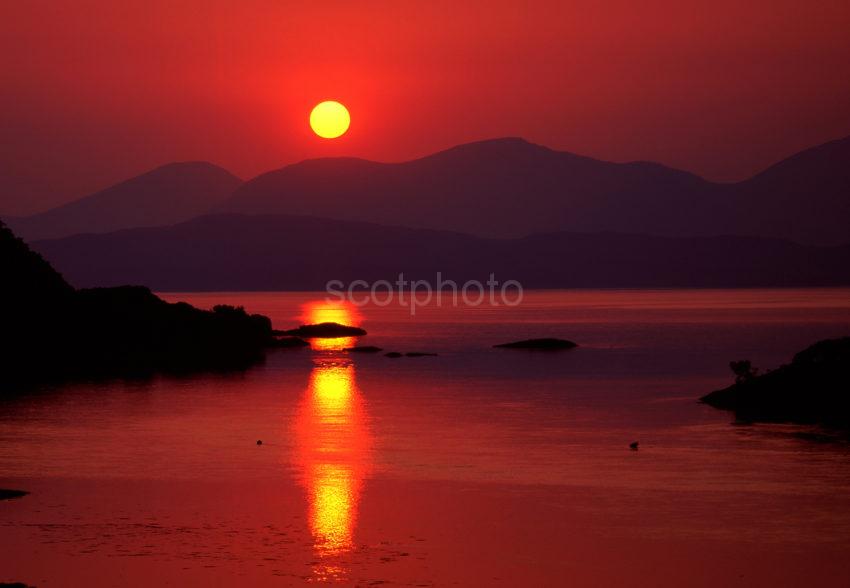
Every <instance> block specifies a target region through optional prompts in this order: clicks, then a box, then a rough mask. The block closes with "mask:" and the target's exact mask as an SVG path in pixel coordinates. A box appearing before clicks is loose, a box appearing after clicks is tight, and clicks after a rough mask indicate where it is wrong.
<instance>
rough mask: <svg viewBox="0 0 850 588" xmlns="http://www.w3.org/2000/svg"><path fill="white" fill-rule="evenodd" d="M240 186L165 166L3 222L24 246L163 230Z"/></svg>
mask: <svg viewBox="0 0 850 588" xmlns="http://www.w3.org/2000/svg"><path fill="white" fill-rule="evenodd" d="M241 183H242V180H241V179H240V178H237V177H236V176H234V175H233V174H231V173H230V172H229V171H227V170H225V169H223V168H221V167H218V166H216V165H213V164H211V163H207V162H195V161H192V162H181V163H170V164H167V165H163V166H160V167H158V168H156V169H153V170H151V171H149V172H147V173H144V174H141V175H139V176H136V177H133V178H130V179H129V180H126V181H124V182H121V183H119V184H116V185H114V186H111V187H109V188H106V189H104V190H101V191H99V192H95V193H94V194H91V195H89V196H86V197H84V198H80V199H79V200H75V201H73V202H69V203H68V204H65V205H62V206H59V207H57V208H54V209H51V210H49V211H47V212H43V213H41V214H36V215H33V216H28V217H18V218H7V219H6V221H7V224H8V225H9V226H10V227H11V228H12V229H13V230H14V231H15V232H16V233H17V234H18V235H20V236H21V237H22V238H24V239H26V240H33V239H46V238H56V237H64V236H67V235H74V234H78V233H106V232H109V231H116V230H119V229H128V228H135V227H145V226H150V227H153V226H160V225H168V224H173V223H176V222H181V221H185V220H189V219H191V218H194V217H196V216H199V215H202V214H205V213H207V212H208V211H209V210H210V209H211V208H213V207H215V206H217V205H218V204H220V203H221V202H223V201H224V200H225V198H227V197H228V196H229V195H230V194H231V193H232V192H233V190H235V189H236V187H237V186H239V185H240V184H241Z"/></svg>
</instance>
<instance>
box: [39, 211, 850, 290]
mask: <svg viewBox="0 0 850 588" xmlns="http://www.w3.org/2000/svg"><path fill="white" fill-rule="evenodd" d="M33 248H34V249H35V250H37V251H38V252H40V253H41V254H42V255H44V256H45V257H46V258H47V259H49V260H50V262H51V263H52V264H53V265H54V267H56V269H57V270H59V271H60V272H61V273H62V274H63V275H64V276H65V277H66V278H67V279H68V280H69V281H70V282H71V283H72V284H74V285H75V286H77V287H88V286H93V285H99V286H112V285H121V284H128V283H130V284H145V285H147V286H149V287H151V288H153V289H154V290H158V291H197V290H208V291H215V290H220V291H235V290H324V289H325V287H326V284H327V282H328V281H330V280H340V281H342V282H343V283H345V284H346V285H347V284H350V283H351V282H352V281H353V280H366V281H368V282H370V283H373V282H375V281H377V280H388V281H391V282H395V281H396V280H397V279H398V275H399V273H402V272H403V273H404V276H405V278H406V279H408V280H411V279H416V280H427V281H428V282H429V283H432V284H433V283H435V282H436V278H437V272H440V274H441V276H442V278H443V279H444V280H454V281H456V282H457V283H458V284H459V285H460V286H462V284H463V283H464V282H465V281H467V280H470V279H476V280H479V281H481V282H486V280H487V279H488V278H489V275H490V274H491V273H492V274H495V278H496V279H497V280H499V281H500V282H504V281H506V280H517V281H519V282H520V283H521V284H522V285H523V287H525V288H552V287H559V288H570V287H759V286H765V287H768V286H770V287H774V286H776V287H778V286H839V285H850V245H844V246H839V247H813V246H805V245H799V244H796V243H793V242H791V241H785V240H779V239H770V238H763V237H688V238H684V237H658V236H647V235H635V234H623V233H572V232H556V233H548V234H538V235H534V236H529V237H524V238H519V239H491V238H482V237H477V236H472V235H468V234H463V233H456V232H450V231H434V230H429V229H410V228H401V227H389V226H383V225H377V224H373V223H363V222H358V221H339V220H328V219H321V218H315V217H299V216H292V215H240V214H218V215H209V216H204V217H199V218H197V219H193V220H191V221H187V222H184V223H180V224H177V225H173V226H169V227H157V228H141V229H130V230H124V231H117V232H113V233H108V234H100V235H97V234H87V235H76V236H73V237H67V238H64V239H55V240H45V241H38V242H35V243H34V244H33Z"/></svg>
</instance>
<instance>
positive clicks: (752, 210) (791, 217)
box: [728, 137, 850, 243]
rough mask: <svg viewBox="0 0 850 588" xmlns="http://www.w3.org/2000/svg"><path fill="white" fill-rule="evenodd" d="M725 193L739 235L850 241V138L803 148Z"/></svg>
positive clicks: (802, 241) (825, 241)
mask: <svg viewBox="0 0 850 588" xmlns="http://www.w3.org/2000/svg"><path fill="white" fill-rule="evenodd" d="M728 191H729V192H730V193H731V194H732V198H731V200H732V201H733V202H735V203H736V206H735V207H734V213H735V215H736V216H735V219H736V221H737V224H736V225H735V232H737V233H739V234H746V235H770V236H775V237H783V238H787V239H792V240H794V241H799V242H801V243H850V137H847V138H844V139H840V140H837V141H831V142H829V143H826V144H824V145H820V146H818V147H813V148H811V149H807V150H806V151H803V152H801V153H798V154H796V155H794V156H792V157H789V158H788V159H785V160H784V161H781V162H779V163H777V164H776V165H773V166H771V167H770V168H768V169H767V170H765V171H764V172H762V173H760V174H758V175H757V176H755V177H754V178H752V179H750V180H747V181H745V182H741V183H739V184H734V185H732V186H729V187H728Z"/></svg>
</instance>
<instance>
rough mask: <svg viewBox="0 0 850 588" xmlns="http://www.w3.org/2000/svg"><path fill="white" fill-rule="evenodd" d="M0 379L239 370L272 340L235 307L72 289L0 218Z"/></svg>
mask: <svg viewBox="0 0 850 588" xmlns="http://www.w3.org/2000/svg"><path fill="white" fill-rule="evenodd" d="M0 258H2V259H3V268H2V272H3V274H4V275H3V285H2V287H0V302H2V304H0V321H2V324H3V333H2V337H0V353H2V356H3V359H4V361H3V365H4V368H3V373H2V374H0V382H24V381H25V382H30V383H32V382H36V381H47V380H66V379H74V378H97V377H125V376H144V375H148V374H151V373H154V372H158V371H164V372H189V371H196V370H226V369H243V368H246V367H248V366H250V365H251V364H253V363H254V362H256V361H259V360H261V359H262V358H263V354H264V349H265V348H266V347H268V346H270V345H272V344H273V343H274V337H273V336H272V328H271V321H270V320H269V319H268V318H267V317H265V316H262V315H257V314H254V315H251V314H248V313H247V312H245V310H244V309H242V308H235V307H232V306H224V305H221V306H216V307H214V308H213V310H211V311H206V310H200V309H197V308H194V307H192V306H190V305H189V304H186V303H176V304H171V303H168V302H165V301H164V300H162V299H160V298H158V297H157V296H155V295H154V294H153V293H152V292H151V291H150V290H149V289H148V288H145V287H142V286H122V287H116V288H93V289H83V290H77V289H75V288H73V287H72V286H71V285H70V284H68V283H67V282H66V281H65V280H64V278H63V277H62V276H61V275H60V274H59V273H58V272H56V271H55V270H54V269H53V268H52V267H51V266H50V264H49V263H47V262H46V261H45V260H44V259H43V258H42V257H41V256H40V255H38V254H37V253H35V252H33V251H32V250H30V248H29V247H28V246H27V244H26V243H24V242H23V241H22V240H20V239H18V238H17V237H15V235H14V234H13V233H12V232H11V231H10V230H9V229H8V228H7V227H6V226H5V225H4V224H2V223H0Z"/></svg>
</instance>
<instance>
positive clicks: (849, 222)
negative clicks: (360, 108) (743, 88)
mask: <svg viewBox="0 0 850 588" xmlns="http://www.w3.org/2000/svg"><path fill="white" fill-rule="evenodd" d="M218 210H219V211H221V212H237V213H244V214H300V215H312V216H319V217H325V218H336V219H341V220H355V221H367V222H377V223H382V224H388V225H398V226H407V227H412V228H430V229H443V230H453V231H460V232H466V233H471V234H475V235H478V236H484V237H520V236H524V235H529V234H534V233H541V232H552V231H574V232H599V231H615V232H627V233H641V234H644V233H645V234H653V235H662V236H679V237H694V236H715V235H754V236H762V237H775V238H782V239H790V240H793V241H798V242H801V243H808V244H826V245H834V244H841V243H850V138H845V139H841V140H838V141H833V142H830V143H827V144H825V145H821V146H819V147H815V148H812V149H808V150H806V151H804V152H801V153H798V154H797V155H794V156H792V157H790V158H788V159H786V160H784V161H781V162H779V163H777V164H776V165H774V166H772V167H771V168H769V169H768V170H765V171H764V172H762V173H761V174H758V175H757V176H755V177H754V178H752V179H750V180H747V181H744V182H739V183H736V184H718V183H713V182H709V181H706V180H704V179H702V178H700V177H698V176H696V175H694V174H690V173H687V172H683V171H680V170H676V169H672V168H669V167H666V166H663V165H660V164H656V163H648V162H633V163H611V162H605V161H599V160H595V159H592V158H589V157H583V156H579V155H574V154H571V153H566V152H560V151H554V150H552V149H549V148H546V147H542V146H539V145H534V144H532V143H529V142H527V141H525V140H523V139H517V138H507V139H494V140H489V141H480V142H477V143H469V144H466V145H460V146H457V147H453V148H451V149H448V150H445V151H441V152H439V153H435V154H433V155H430V156H427V157H423V158H421V159H416V160H413V161H407V162H403V163H376V162H371V161H366V160H362V159H354V158H331V159H315V160H307V161H303V162H301V163H297V164H294V165H290V166H287V167H284V168H282V169H279V170H276V171H272V172H269V173H266V174H262V175H260V176H258V177H256V178H254V179H253V180H250V181H248V182H246V183H244V184H243V185H241V186H240V187H239V188H238V189H237V190H236V191H235V192H234V194H233V196H232V197H231V198H229V199H228V200H227V201H226V202H224V203H223V204H222V205H221V206H220V207H219V208H218Z"/></svg>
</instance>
